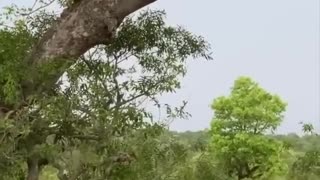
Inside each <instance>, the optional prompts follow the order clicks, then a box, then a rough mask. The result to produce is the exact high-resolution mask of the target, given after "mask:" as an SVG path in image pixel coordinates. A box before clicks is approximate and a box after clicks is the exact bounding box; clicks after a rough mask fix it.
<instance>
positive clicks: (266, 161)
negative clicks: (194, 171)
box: [211, 77, 286, 179]
mask: <svg viewBox="0 0 320 180" xmlns="http://www.w3.org/2000/svg"><path fill="white" fill-rule="evenodd" d="M285 107H286V104H285V103H284V102H283V101H282V100H281V99H280V98H279V97H278V96H276V95H272V94H270V93H268V92H266V91H265V90H264V89H262V88H260V87H259V86H258V84H257V83H255V82H253V81H252V80H251V79H250V78H248V77H240V78H239V79H237V80H236V81H235V84H234V86H233V88H232V90H231V94H230V95H229V96H228V97H225V96H222V97H219V98H217V99H215V100H214V102H213V105H212V108H213V110H214V118H213V121H212V124H211V134H212V144H211V148H212V150H213V151H214V154H215V155H216V158H217V159H219V161H220V162H221V163H222V165H223V167H225V169H226V170H227V173H228V174H229V176H230V177H236V178H237V179H245V178H251V179H258V178H263V177H267V176H268V175H270V173H272V172H274V171H275V170H279V168H280V166H279V165H280V159H279V155H280V153H281V151H282V149H283V147H282V144H281V143H280V142H278V141H276V140H274V139H271V138H268V137H267V136H265V135H264V134H265V133H267V132H268V131H273V130H275V129H276V128H277V126H279V124H280V123H281V120H282V117H283V115H282V113H283V112H284V111H285Z"/></svg>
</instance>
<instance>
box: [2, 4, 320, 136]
mask: <svg viewBox="0 0 320 180" xmlns="http://www.w3.org/2000/svg"><path fill="white" fill-rule="evenodd" d="M32 2H33V0H0V7H3V6H4V5H8V4H10V3H17V4H22V3H23V4H32ZM319 2H320V1H319V0H241V1H239V0H219V1H218V0H197V1H196V0H174V1H173V0H158V2H156V3H154V4H153V5H151V6H149V8H156V9H164V10H166V12H167V21H168V23H170V24H173V25H175V24H177V25H182V26H184V27H185V28H187V29H188V30H189V31H191V32H193V33H195V34H198V35H202V36H204V37H205V39H206V40H207V41H209V42H210V43H211V45H212V48H213V56H214V60H213V61H210V62H207V61H204V60H199V59H198V60H193V61H191V62H190V63H189V64H188V66H189V67H188V73H187V76H186V77H185V78H184V80H183V84H182V89H181V90H179V91H178V92H177V93H176V94H174V95H170V96H165V97H162V100H164V101H165V102H169V103H173V104H177V103H178V102H180V101H181V100H187V101H188V102H189V104H188V111H189V112H190V113H191V114H192V118H191V119H189V120H178V121H175V122H174V123H173V124H172V125H171V128H172V129H174V130H179V131H185V130H200V129H204V128H208V127H209V125H210V121H211V119H212V115H213V112H212V110H211V109H210V105H211V103H212V100H213V99H214V98H216V97H219V96H221V95H227V94H228V93H229V90H230V87H231V86H232V85H233V82H234V80H235V79H236V78H238V77H239V76H243V75H244V76H250V77H251V78H252V79H253V80H255V81H257V82H258V83H259V84H260V85H261V86H262V87H263V88H265V89H266V90H268V91H269V92H272V93H276V94H278V95H279V96H281V97H282V98H283V100H285V101H286V102H287V103H288V107H287V111H286V113H285V119H284V122H283V123H282V125H281V127H280V128H279V130H278V132H279V133H288V132H300V131H301V125H300V124H299V122H300V121H304V122H312V123H314V124H315V126H316V127H317V128H320V70H319V69H320V55H319V54H320V52H319V51H320V50H319V49H320V45H319V44H320V35H319V34H320V3H319Z"/></svg>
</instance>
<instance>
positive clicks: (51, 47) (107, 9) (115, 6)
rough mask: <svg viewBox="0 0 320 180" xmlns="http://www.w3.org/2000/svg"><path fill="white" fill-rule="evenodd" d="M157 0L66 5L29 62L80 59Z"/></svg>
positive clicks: (90, 0)
mask: <svg viewBox="0 0 320 180" xmlns="http://www.w3.org/2000/svg"><path fill="white" fill-rule="evenodd" d="M155 1H156V0H80V1H79V2H78V3H77V4H75V5H74V6H72V7H70V8H67V9H65V10H64V11H63V12H62V13H61V16H60V18H59V20H58V21H57V22H56V23H55V24H54V25H53V26H52V28H51V29H49V30H48V31H47V32H46V33H45V35H44V36H43V37H42V39H41V40H40V42H39V43H38V44H37V45H36V47H35V49H34V51H33V52H32V54H31V57H30V58H29V63H30V64H32V65H39V64H43V63H47V62H48V61H50V60H53V59H57V58H63V59H77V58H78V57H79V56H80V55H82V54H84V53H85V52H86V51H87V50H88V49H90V48H92V47H93V46H95V45H98V44H106V43H108V42H109V41H110V39H111V38H112V37H113V36H114V34H115V31H116V29H117V28H118V26H119V25H120V23H121V22H122V21H123V19H124V18H125V17H126V16H127V15H129V14H131V13H133V12H135V11H136V10H138V9H140V8H142V7H144V6H146V5H148V4H150V3H153V2H155Z"/></svg>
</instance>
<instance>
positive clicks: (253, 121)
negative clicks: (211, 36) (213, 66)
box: [0, 0, 320, 180]
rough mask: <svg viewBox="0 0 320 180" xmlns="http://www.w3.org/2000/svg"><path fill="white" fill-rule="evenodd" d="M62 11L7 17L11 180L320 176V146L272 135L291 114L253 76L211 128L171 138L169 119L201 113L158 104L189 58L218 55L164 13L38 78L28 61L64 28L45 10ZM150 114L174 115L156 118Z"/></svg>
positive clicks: (0, 161) (20, 11)
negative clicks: (53, 31) (52, 31)
mask: <svg viewBox="0 0 320 180" xmlns="http://www.w3.org/2000/svg"><path fill="white" fill-rule="evenodd" d="M51 2H54V1H46V0H44V1H39V3H41V4H43V8H39V10H38V11H33V9H25V8H19V7H16V6H12V7H9V8H6V9H5V10H4V11H3V12H4V13H2V15H1V16H0V17H1V19H0V25H1V26H0V180H2V179H3V180H19V179H25V178H26V177H27V178H28V180H37V179H43V180H58V179H59V180H87V179H93V180H99V179H101V180H102V179H112V180H132V179H139V180H150V179H152V180H232V179H296V180H300V179H301V180H302V179H303V180H304V179H306V180H308V179H309V180H313V179H317V178H319V177H320V171H319V166H320V149H319V148H320V141H319V138H318V136H317V135H316V134H315V133H310V135H306V136H303V137H300V136H297V135H295V134H289V135H274V134H272V132H273V131H274V130H275V129H276V128H277V127H278V126H279V125H280V123H281V121H282V118H283V113H284V111H285V107H286V104H285V103H284V102H283V101H282V100H281V98H280V97H278V96H277V95H273V94H271V93H268V92H267V91H265V90H264V89H263V88H261V87H259V85H258V83H256V82H254V81H253V80H251V79H250V78H248V77H240V78H239V79H237V80H236V81H235V84H234V86H233V87H232V89H231V93H230V95H229V96H223V97H218V98H216V99H215V100H214V102H213V104H212V109H213V110H214V117H213V120H212V123H211V128H210V129H209V130H205V131H199V132H184V133H178V132H171V131H169V130H168V124H167V122H169V120H170V121H171V120H172V119H173V120H174V119H176V118H188V117H189V116H190V114H189V113H187V112H185V106H186V104H187V103H186V102H182V105H181V107H171V106H170V105H168V104H165V103H163V102H160V101H159V100H158V98H159V96H161V95H163V94H165V93H174V92H175V90H177V89H179V88H180V80H181V78H182V77H183V76H184V75H185V74H186V61H187V60H188V59H190V58H193V59H197V58H203V59H207V60H210V59H211V56H210V46H209V44H208V43H207V42H206V41H205V40H204V39H203V38H202V37H200V36H196V35H194V34H192V33H191V32H189V31H187V30H185V29H184V28H181V27H174V26H168V25H166V24H165V21H164V17H165V13H164V12H163V11H150V10H148V11H143V12H141V13H140V14H139V15H137V16H135V17H128V18H126V19H125V21H124V22H123V23H122V24H121V26H120V27H119V29H118V31H117V34H116V36H115V38H114V39H112V41H111V42H109V43H108V44H106V45H99V46H96V47H95V48H93V49H91V50H90V51H88V52H86V53H85V54H84V55H82V56H81V57H80V58H79V59H78V60H77V62H76V63H75V64H72V65H71V66H70V63H72V62H71V61H68V60H65V59H63V60H61V59H57V60H55V61H54V62H53V63H51V64H46V65H43V66H40V67H38V68H37V69H31V68H30V66H29V64H28V61H25V59H26V57H28V55H29V54H30V52H31V51H32V48H33V47H34V46H35V45H36V42H37V40H39V39H40V38H41V37H42V36H43V35H44V34H43V33H44V32H45V31H46V30H47V29H48V28H49V27H50V26H51V25H52V23H53V22H54V20H55V19H56V18H57V16H56V15H55V14H54V13H51V12H48V11H46V10H45V9H44V8H45V7H46V6H47V5H49V4H50V3H51ZM58 2H59V3H60V4H61V5H63V6H64V7H69V6H71V5H72V4H74V3H77V2H78V1H69V0H68V1H67V0H59V1H58ZM7 21H10V22H11V23H12V22H13V23H12V25H6V23H7ZM61 67H64V68H62V69H66V68H65V67H68V68H67V71H64V70H61ZM60 71H63V72H64V76H62V77H60V79H59V81H58V82H56V85H55V86H50V84H52V81H55V80H56V79H57V77H56V74H57V72H60ZM38 79H42V81H37V80H38ZM34 82H43V83H42V84H35V83H34ZM44 89H45V91H44ZM150 107H155V108H158V109H159V111H160V110H165V112H166V113H165V115H164V116H160V117H156V116H155V115H154V114H153V113H152V111H151V110H150ZM304 130H306V131H308V132H309V131H312V130H313V128H312V126H311V125H304Z"/></svg>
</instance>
